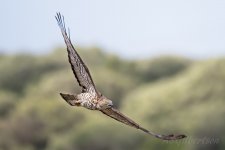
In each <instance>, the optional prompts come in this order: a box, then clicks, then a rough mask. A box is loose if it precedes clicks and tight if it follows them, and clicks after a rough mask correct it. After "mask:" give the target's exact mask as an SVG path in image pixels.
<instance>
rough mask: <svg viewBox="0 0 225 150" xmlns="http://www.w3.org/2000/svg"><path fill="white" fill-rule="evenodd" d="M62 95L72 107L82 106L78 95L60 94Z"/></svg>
mask: <svg viewBox="0 0 225 150" xmlns="http://www.w3.org/2000/svg"><path fill="white" fill-rule="evenodd" d="M60 95H61V96H62V98H63V99H64V100H65V101H66V102H67V103H68V104H70V105H71V106H80V104H81V101H80V100H79V99H78V98H77V95H71V94H63V93H60Z"/></svg>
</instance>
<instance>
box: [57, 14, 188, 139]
mask: <svg viewBox="0 0 225 150" xmlns="http://www.w3.org/2000/svg"><path fill="white" fill-rule="evenodd" d="M55 18H56V20H57V23H58V25H59V27H60V29H61V32H62V35H63V38H64V41H65V44H66V46H67V52H68V58H69V63H70V65H71V68H72V71H73V73H74V75H75V77H76V79H77V82H78V83H79V85H80V86H81V88H82V92H81V93H80V94H63V93H60V95H61V96H62V98H63V99H64V100H65V101H66V102H67V103H68V104H70V105H71V106H81V107H85V108H87V109H90V110H99V111H101V112H102V113H103V114H105V115H107V116H109V117H111V118H113V119H115V120H117V121H119V122H121V123H124V124H126V125H128V126H131V127H134V128H136V129H139V130H142V131H144V132H145V133H147V134H150V135H152V136H154V137H156V138H159V139H162V140H177V139H182V138H185V137H186V136H185V135H174V134H170V135H161V134H156V133H154V132H151V131H149V130H147V129H145V128H143V127H141V126H140V125H139V124H137V123H136V122H134V121H133V120H131V119H130V118H128V117H127V116H125V115H124V114H122V113H121V112H119V111H118V110H117V109H116V108H114V107H113V103H112V101H111V100H109V99H108V98H106V97H105V96H104V95H102V94H101V93H100V92H99V91H98V90H97V89H96V87H95V84H94V82H93V80H92V78H91V74H90V72H89V70H88V68H87V66H86V65H85V63H84V62H83V60H82V59H81V57H80V56H79V55H78V53H77V51H76V50H75V48H74V47H73V45H72V42H71V39H70V36H69V34H68V33H67V30H66V28H65V22H64V17H63V16H62V15H61V14H60V13H57V15H56V16H55Z"/></svg>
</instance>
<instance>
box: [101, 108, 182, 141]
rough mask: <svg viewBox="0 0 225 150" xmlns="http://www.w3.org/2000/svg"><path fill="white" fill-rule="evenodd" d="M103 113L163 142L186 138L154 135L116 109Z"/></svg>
mask: <svg viewBox="0 0 225 150" xmlns="http://www.w3.org/2000/svg"><path fill="white" fill-rule="evenodd" d="M101 112H102V113H104V114H105V115H107V116H109V117H111V118H113V119H115V120H117V121H119V122H122V123H124V124H126V125H128V126H131V127H134V128H136V129H140V130H142V131H144V132H145V133H147V134H150V135H152V136H154V137H156V138H159V139H162V140H178V139H182V138H185V137H186V136H185V135H174V134H170V135H161V134H156V133H153V132H151V131H149V130H147V129H145V128H143V127H141V126H140V125H138V124H137V123H135V122H134V121H133V120H131V119H130V118H128V117H127V116H125V115H124V114H122V113H121V112H119V111H118V110H116V109H115V108H108V109H104V110H101Z"/></svg>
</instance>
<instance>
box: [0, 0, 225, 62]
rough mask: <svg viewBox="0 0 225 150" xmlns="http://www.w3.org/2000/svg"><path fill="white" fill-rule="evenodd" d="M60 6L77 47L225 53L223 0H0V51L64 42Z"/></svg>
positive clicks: (136, 54)
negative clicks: (59, 26) (60, 26)
mask: <svg viewBox="0 0 225 150" xmlns="http://www.w3.org/2000/svg"><path fill="white" fill-rule="evenodd" d="M58 11H60V12H61V13H62V14H63V15H64V17H65V21H66V25H67V26H68V27H69V28H70V34H71V38H72V41H73V43H74V45H75V47H76V45H77V46H85V47H86V46H98V47H100V48H102V49H104V50H106V51H109V52H111V53H116V54H118V55H120V56H121V57H127V58H142V57H152V56H155V55H161V54H170V55H172V54H176V55H184V56H187V57H192V58H209V57H217V56H225V0H107V1H106V0H37V1H34V0H1V4H0V18H1V22H0V53H20V52H29V53H33V52H34V53H45V52H49V51H51V50H52V49H53V48H55V47H58V46H65V45H64V43H63V39H62V36H61V33H60V30H59V28H58V26H57V23H56V21H55V18H54V15H55V14H56V12H58Z"/></svg>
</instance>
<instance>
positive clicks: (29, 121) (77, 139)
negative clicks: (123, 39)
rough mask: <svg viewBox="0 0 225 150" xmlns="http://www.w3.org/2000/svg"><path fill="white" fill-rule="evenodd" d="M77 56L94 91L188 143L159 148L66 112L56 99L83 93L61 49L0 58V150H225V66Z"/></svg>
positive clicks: (111, 123) (94, 117) (133, 133)
mask: <svg viewBox="0 0 225 150" xmlns="http://www.w3.org/2000/svg"><path fill="white" fill-rule="evenodd" d="M78 51H79V53H80V55H81V57H82V58H84V61H85V62H86V63H87V65H88V66H89V69H90V71H91V74H92V77H93V78H94V81H95V83H96V85H97V88H98V89H99V90H100V91H101V92H102V93H103V94H104V95H106V96H107V97H109V98H111V99H112V100H113V101H114V103H115V104H116V106H117V107H118V108H120V110H121V111H122V112H123V113H124V114H126V115H128V116H129V117H130V118H132V119H133V120H135V121H137V122H138V123H140V124H141V125H142V126H144V127H146V128H148V129H151V130H152V131H155V132H159V133H165V134H168V133H185V134H186V135H188V138H186V139H184V140H180V141H173V142H167V141H160V140H158V139H154V138H152V137H151V136H149V135H146V134H144V133H142V132H141V131H138V130H136V129H132V128H130V127H127V126H125V125H123V124H121V123H118V122H116V121H115V120H112V119H111V118H108V117H107V116H104V115H103V114H101V113H100V112H97V111H96V112H93V111H90V110H86V109H83V108H78V107H70V106H69V105H68V104H67V103H66V102H64V101H63V99H61V98H60V96H59V92H65V93H72V92H74V93H78V92H80V87H79V86H78V84H77V82H76V79H75V78H74V76H73V74H72V71H71V69H70V65H69V63H68V61H67V54H66V52H65V50H64V49H61V48H59V49H57V50H55V51H54V52H53V53H50V54H47V55H41V56H34V55H28V54H20V55H0V150H89V149H92V150H105V149H107V150H124V149H129V150H136V149H141V150H149V149H165V150H176V149H177V150H180V149H186V150H189V149H193V150H197V149H206V150H207V149H218V150H222V149H224V148H225V142H224V141H225V135H224V133H225V120H224V117H225V109H224V104H225V92H224V91H225V84H224V83H225V59H222V58H220V59H219V58H218V59H214V60H205V61H192V60H188V59H186V58H181V57H172V56H164V57H159V58H154V59H146V60H124V59H122V58H120V57H118V56H115V55H109V54H106V53H104V52H103V51H101V50H100V49H98V48H90V49H78Z"/></svg>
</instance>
